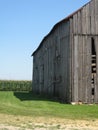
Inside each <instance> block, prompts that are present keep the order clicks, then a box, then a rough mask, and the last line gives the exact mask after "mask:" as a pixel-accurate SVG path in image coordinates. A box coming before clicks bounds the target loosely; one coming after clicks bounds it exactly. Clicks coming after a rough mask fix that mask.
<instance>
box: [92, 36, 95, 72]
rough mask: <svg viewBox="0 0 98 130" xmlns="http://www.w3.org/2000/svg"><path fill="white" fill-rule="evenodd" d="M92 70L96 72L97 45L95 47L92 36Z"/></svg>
mask: <svg viewBox="0 0 98 130" xmlns="http://www.w3.org/2000/svg"><path fill="white" fill-rule="evenodd" d="M91 56H92V57H91V64H92V65H91V68H92V69H91V70H92V73H93V74H95V73H96V47H95V40H94V38H93V37H92V38H91Z"/></svg>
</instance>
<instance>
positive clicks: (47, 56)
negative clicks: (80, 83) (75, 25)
mask: <svg viewBox="0 0 98 130" xmlns="http://www.w3.org/2000/svg"><path fill="white" fill-rule="evenodd" d="M69 42H70V36H69V22H65V23H62V24H60V25H59V26H58V27H57V28H56V29H54V30H53V32H52V33H51V34H50V35H49V36H48V38H46V39H45V40H44V42H43V43H42V46H41V47H40V49H39V50H38V51H37V52H36V53H35V55H34V68H33V70H34V71H33V73H34V76H33V77H34V78H33V84H34V85H33V91H36V92H38V93H45V94H50V95H52V96H55V97H59V98H61V99H62V100H65V101H67V102H69V97H70V93H69V90H70V89H69V87H70V85H69V84H70V76H69V72H70V70H69V69H70V67H69V51H70V50H69Z"/></svg>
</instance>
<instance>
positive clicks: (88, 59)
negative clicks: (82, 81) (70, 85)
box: [86, 37, 92, 103]
mask: <svg viewBox="0 0 98 130" xmlns="http://www.w3.org/2000/svg"><path fill="white" fill-rule="evenodd" d="M86 43H87V50H86V51H87V67H86V69H87V70H86V76H87V102H88V103H91V98H92V89H91V37H87V39H86Z"/></svg>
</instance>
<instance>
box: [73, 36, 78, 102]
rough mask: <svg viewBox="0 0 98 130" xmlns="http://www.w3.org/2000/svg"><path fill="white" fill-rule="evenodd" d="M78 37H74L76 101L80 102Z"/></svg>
mask: <svg viewBox="0 0 98 130" xmlns="http://www.w3.org/2000/svg"><path fill="white" fill-rule="evenodd" d="M78 67H79V63H78V36H75V37H74V101H75V102H78Z"/></svg>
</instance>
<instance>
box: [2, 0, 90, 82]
mask: <svg viewBox="0 0 98 130" xmlns="http://www.w3.org/2000/svg"><path fill="white" fill-rule="evenodd" d="M89 1H90V0H0V79H7V80H31V79H32V66H33V64H32V57H31V54H32V52H33V51H34V50H35V49H36V48H37V47H38V45H39V44H40V42H41V40H42V39H43V37H44V36H45V35H46V34H47V33H48V32H49V31H50V30H51V29H52V27H53V26H54V24H56V23H57V22H59V21H60V20H62V19H63V18H65V17H66V16H68V15H69V14H70V13H72V12H74V11H76V10H77V9H78V8H80V7H81V6H83V5H84V4H86V3H87V2H89Z"/></svg>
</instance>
